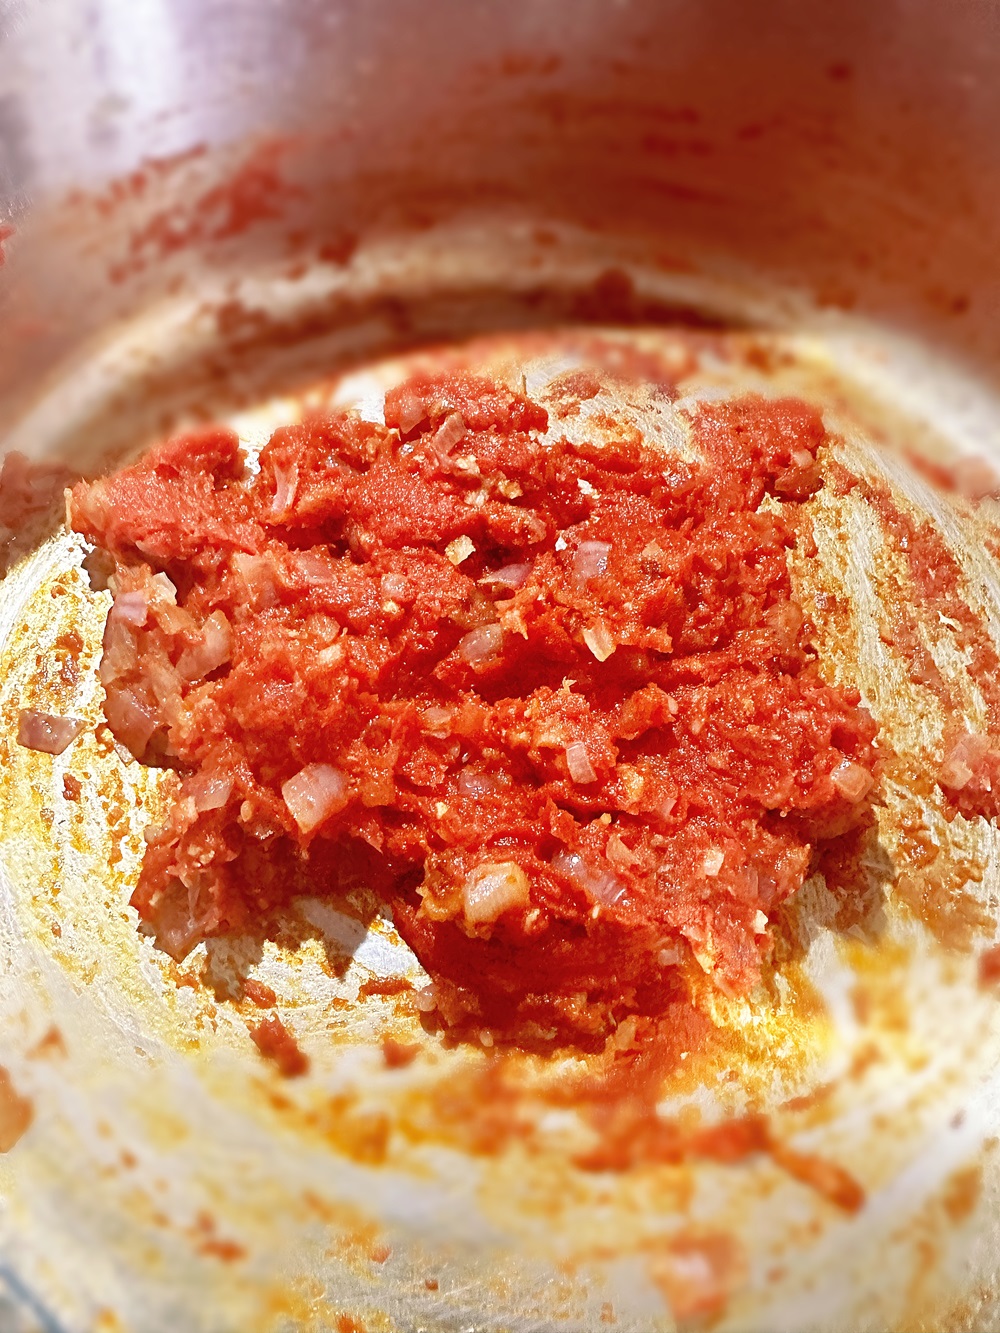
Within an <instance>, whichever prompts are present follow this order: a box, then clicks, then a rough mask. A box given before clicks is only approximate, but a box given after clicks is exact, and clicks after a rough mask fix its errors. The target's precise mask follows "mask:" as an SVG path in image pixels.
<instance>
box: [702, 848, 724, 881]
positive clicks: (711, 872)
mask: <svg viewBox="0 0 1000 1333" xmlns="http://www.w3.org/2000/svg"><path fill="white" fill-rule="evenodd" d="M725 859H726V854H725V852H724V851H723V850H722V848H721V847H711V848H709V850H708V851H707V852H706V853H705V858H704V860H703V861H702V863H701V868H702V870H704V872H705V874H706V875H707V876H708V877H709V879H714V878H715V876H716V875H717V874H718V873H719V871H720V870H721V869H722V863H723V861H725Z"/></svg>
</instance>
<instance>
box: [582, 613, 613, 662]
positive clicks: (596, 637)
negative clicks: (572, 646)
mask: <svg viewBox="0 0 1000 1333" xmlns="http://www.w3.org/2000/svg"><path fill="white" fill-rule="evenodd" d="M583 641H584V643H585V644H586V645H587V647H588V648H589V649H590V651H591V652H592V653H593V654H594V656H595V657H596V658H597V660H598V662H606V661H607V660H608V658H609V657H610V656H611V654H612V653H613V652H614V651H615V649H616V648H617V647H618V645H617V644H616V643H615V641H614V639H613V638H612V637H611V633H610V631H609V630H608V627H607V626H606V625H605V624H604V622H603V621H602V620H599V621H598V622H597V624H596V625H588V626H587V628H586V629H585V630H584V631H583Z"/></svg>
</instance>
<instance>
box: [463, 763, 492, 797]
mask: <svg viewBox="0 0 1000 1333" xmlns="http://www.w3.org/2000/svg"><path fill="white" fill-rule="evenodd" d="M498 785H499V784H498V783H497V780H496V778H493V777H490V775H489V773H474V772H473V771H472V770H471V769H469V768H464V769H463V770H462V772H461V773H460V774H459V777H458V790H459V791H460V792H461V793H462V795H463V796H471V797H473V798H474V799H476V800H478V799H479V798H480V797H483V796H491V795H492V794H493V793H494V792H495V791H496V790H497V787H498Z"/></svg>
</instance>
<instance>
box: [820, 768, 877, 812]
mask: <svg viewBox="0 0 1000 1333" xmlns="http://www.w3.org/2000/svg"><path fill="white" fill-rule="evenodd" d="M830 780H831V781H832V783H833V785H834V786H835V787H836V788H837V790H838V791H839V792H840V794H841V796H843V797H845V798H846V799H847V800H848V801H851V802H852V803H853V804H855V805H856V804H857V803H858V801H863V800H864V798H865V797H866V796H867V795H868V793H869V792H870V791H871V789H872V787H873V786H874V785H875V779H874V778H873V777H872V775H871V774H870V773H869V772H868V770H867V768H862V767H861V765H860V764H855V763H854V762H853V760H850V759H842V760H841V761H840V763H839V764H838V765H837V767H836V768H835V769H834V770H833V772H832V773H831V774H830Z"/></svg>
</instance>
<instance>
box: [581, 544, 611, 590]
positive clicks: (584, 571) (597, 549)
mask: <svg viewBox="0 0 1000 1333" xmlns="http://www.w3.org/2000/svg"><path fill="white" fill-rule="evenodd" d="M610 554H611V543H610V542H581V543H580V545H579V546H578V547H577V548H576V551H575V553H574V555H573V577H574V578H575V579H576V581H577V583H587V582H589V580H590V579H596V578H598V577H600V575H602V574H606V573H607V572H608V556H609V555H610Z"/></svg>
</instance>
